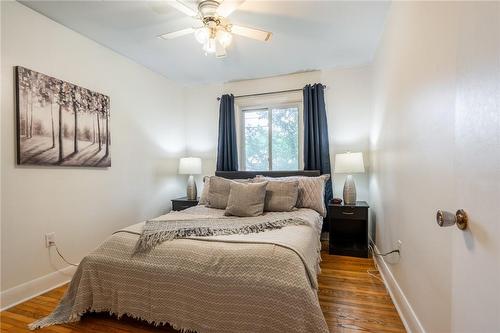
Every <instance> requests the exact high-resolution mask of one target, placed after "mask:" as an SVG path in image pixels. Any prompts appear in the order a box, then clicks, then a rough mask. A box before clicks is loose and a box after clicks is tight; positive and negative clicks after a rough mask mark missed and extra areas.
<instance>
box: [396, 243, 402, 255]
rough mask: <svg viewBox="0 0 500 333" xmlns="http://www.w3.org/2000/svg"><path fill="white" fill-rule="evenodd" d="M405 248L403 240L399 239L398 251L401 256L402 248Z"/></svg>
mask: <svg viewBox="0 0 500 333" xmlns="http://www.w3.org/2000/svg"><path fill="white" fill-rule="evenodd" d="M402 246H403V241H402V240H401V239H398V241H397V242H396V249H397V250H398V251H399V254H400V255H401V247H402Z"/></svg>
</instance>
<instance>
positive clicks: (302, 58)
mask: <svg viewBox="0 0 500 333" xmlns="http://www.w3.org/2000/svg"><path fill="white" fill-rule="evenodd" d="M191 1H194V0H191ZM21 2H22V3H23V4H25V5H26V6H28V7H30V8H32V9H34V10H36V11H37V12H39V13H41V14H43V15H45V16H47V17H49V18H51V19H53V20H54V21H56V22H59V23H61V24H63V25H65V26H66V27H69V28H71V29H73V30H75V31H77V32H79V33H81V34H82V35H85V36H87V37H89V38H91V39H93V40H95V41H97V42H98V43H100V44H102V45H104V46H107V47H109V48H110V49H113V50H114V51H116V52H118V53H120V54H122V55H124V56H126V57H128V58H130V59H132V60H134V61H136V62H138V63H140V64H142V65H144V66H146V67H148V68H150V69H151V70H153V71H155V72H157V73H160V74H162V75H164V76H165V77H167V78H169V79H172V80H176V81H180V82H183V83H213V82H227V81H232V80H240V79H249V78H258V77H266V76H273V75H279V74H287V73H293V72H299V71H305V70H314V69H324V68H333V67H339V66H354V65H360V64H366V63H368V62H370V61H371V59H372V56H373V54H374V52H375V50H376V47H377V45H378V42H379V39H380V36H381V34H382V30H383V26H384V19H385V15H386V12H387V10H388V7H389V2H376V1H351V2H347V1H345V2H341V1H255V0H254V1H252V0H247V1H246V2H245V3H244V4H243V5H242V6H241V7H240V8H239V9H238V10H237V11H235V12H234V13H233V14H231V15H230V16H229V19H230V21H231V22H232V23H235V24H239V25H244V26H248V27H254V28H260V29H263V30H268V31H271V32H273V38H272V40H271V42H268V43H264V42H259V41H255V40H251V39H247V38H244V37H239V36H235V37H234V38H233V43H232V44H231V46H230V47H229V48H228V51H227V52H228V56H227V57H226V58H223V59H217V58H215V57H214V56H212V55H208V56H205V55H204V53H203V51H202V50H201V45H200V44H198V43H197V42H196V40H195V38H194V36H192V35H187V36H184V37H179V38H177V39H175V40H169V41H167V40H162V39H159V38H157V37H156V36H158V35H160V34H162V33H166V32H170V31H174V30H178V29H183V28H187V27H191V26H192V25H193V19H191V18H189V17H187V16H185V15H184V14H182V13H181V12H179V11H177V10H176V9H173V8H171V7H170V6H168V5H166V4H165V2H164V1H21Z"/></svg>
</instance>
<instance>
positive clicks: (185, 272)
mask: <svg viewBox="0 0 500 333" xmlns="http://www.w3.org/2000/svg"><path fill="white" fill-rule="evenodd" d="M293 174H295V175H296V174H297V173H293ZM288 175H292V174H283V173H274V174H267V176H288ZM302 175H305V176H308V175H311V176H314V175H317V173H309V174H308V173H307V172H306V173H305V174H302ZM219 176H224V177H226V178H232V179H234V178H240V177H246V176H250V177H251V176H252V175H251V174H245V175H243V174H241V173H240V172H238V173H228V174H225V175H221V174H219ZM227 218H229V217H226V216H224V211H223V210H220V209H213V208H207V207H205V206H201V205H199V206H195V207H191V208H188V209H186V210H183V211H180V212H170V213H169V214H166V215H164V216H161V217H158V218H157V219H158V220H162V221H181V220H196V219H217V220H220V221H224V219H227ZM259 218H260V219H276V218H293V219H300V220H301V221H305V222H304V224H301V225H291V226H287V227H284V228H281V229H276V230H271V231H266V232H259V233H249V234H232V235H217V236H208V237H207V236H205V237H198V236H192V237H188V238H183V239H174V240H172V241H168V242H163V243H161V244H160V245H158V246H156V247H155V248H154V249H153V250H151V251H149V252H147V253H136V252H134V249H135V246H136V244H137V241H138V238H139V236H140V234H141V230H142V228H143V226H144V222H142V223H138V224H135V225H132V226H129V227H127V228H124V229H122V230H118V231H117V232H115V233H114V234H113V235H111V236H110V237H109V238H108V239H106V240H105V241H104V242H103V244H102V245H100V246H99V247H98V248H97V249H96V250H94V251H93V252H91V253H90V254H89V255H87V256H86V257H85V258H84V259H83V260H82V262H81V263H80V265H79V267H78V269H77V271H76V273H75V275H74V277H73V279H72V281H71V284H70V286H69V288H68V290H67V292H66V293H65V295H64V296H63V298H62V300H61V302H60V304H59V305H58V306H57V307H56V309H55V310H54V311H53V313H52V314H50V315H49V316H48V317H45V318H42V319H41V320H39V321H37V322H35V323H33V324H32V325H31V326H30V328H32V329H36V328H41V327H44V326H48V325H52V324H58V323H67V322H73V321H78V320H79V319H80V318H81V316H82V315H84V314H85V313H87V312H109V313H110V314H114V315H116V316H117V317H120V316H123V315H128V316H131V317H134V318H137V319H141V320H145V321H147V322H149V323H152V324H154V325H164V324H169V325H171V326H172V327H174V328H175V329H178V330H181V331H183V332H199V333H212V332H213V333H215V332H249V333H250V332H252V333H256V332H302V333H303V332H328V328H327V325H326V322H325V319H324V316H323V314H322V311H321V308H320V305H319V301H318V297H317V288H318V285H317V279H316V277H317V274H319V263H320V250H321V244H320V233H321V227H322V221H323V219H322V217H321V216H320V215H319V214H318V213H317V212H316V211H314V210H311V209H306V208H301V209H296V210H294V211H291V212H267V213H264V214H263V215H262V216H260V217H259Z"/></svg>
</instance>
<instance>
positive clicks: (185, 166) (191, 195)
mask: <svg viewBox="0 0 500 333" xmlns="http://www.w3.org/2000/svg"><path fill="white" fill-rule="evenodd" d="M200 173H201V158H199V157H182V158H181V159H179V174H180V175H189V178H188V183H187V189H186V195H187V198H188V200H196V198H197V196H198V193H197V189H196V183H195V181H194V177H193V175H199V174H200Z"/></svg>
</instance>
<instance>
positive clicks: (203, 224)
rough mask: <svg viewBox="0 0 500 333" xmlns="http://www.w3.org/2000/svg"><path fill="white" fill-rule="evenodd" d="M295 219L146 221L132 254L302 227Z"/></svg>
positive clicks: (300, 222)
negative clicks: (185, 241) (181, 241)
mask: <svg viewBox="0 0 500 333" xmlns="http://www.w3.org/2000/svg"><path fill="white" fill-rule="evenodd" d="M304 224H306V222H305V221H304V220H302V219H299V218H286V219H283V218H274V219H270V218H269V217H266V216H258V217H237V218H224V219H221V218H214V219H196V220H177V221H172V220H149V221H146V223H145V224H144V228H143V230H142V233H141V235H140V236H139V240H138V241H137V244H136V247H135V253H136V254H137V253H143V252H149V251H151V250H152V249H153V248H155V247H156V246H157V245H159V244H161V243H163V242H165V241H171V240H174V239H176V238H188V237H203V236H219V235H232V234H250V233H257V232H263V231H268V230H274V229H281V228H283V227H286V226H289V225H304Z"/></svg>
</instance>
